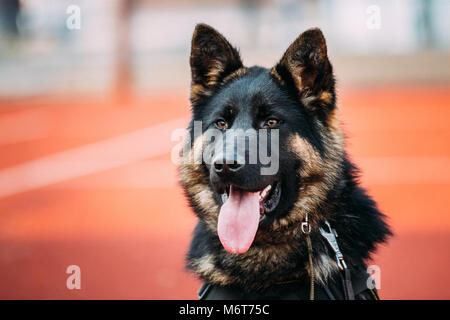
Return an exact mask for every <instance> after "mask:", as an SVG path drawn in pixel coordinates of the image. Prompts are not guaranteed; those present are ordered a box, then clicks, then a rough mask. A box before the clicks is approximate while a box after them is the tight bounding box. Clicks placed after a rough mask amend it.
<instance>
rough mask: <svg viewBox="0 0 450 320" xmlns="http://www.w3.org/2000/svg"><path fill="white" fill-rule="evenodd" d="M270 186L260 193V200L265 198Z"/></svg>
mask: <svg viewBox="0 0 450 320" xmlns="http://www.w3.org/2000/svg"><path fill="white" fill-rule="evenodd" d="M271 188H272V186H271V185H270V184H269V185H268V186H267V187H266V188H265V189H264V190H263V191H261V193H260V197H261V198H265V197H266V196H267V193H268V192H269V191H270V189H271Z"/></svg>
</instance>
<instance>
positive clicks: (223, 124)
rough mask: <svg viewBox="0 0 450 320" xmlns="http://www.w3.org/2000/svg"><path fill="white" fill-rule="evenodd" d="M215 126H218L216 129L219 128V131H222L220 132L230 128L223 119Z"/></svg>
mask: <svg viewBox="0 0 450 320" xmlns="http://www.w3.org/2000/svg"><path fill="white" fill-rule="evenodd" d="M215 125H216V127H217V128H218V129H220V130H225V129H227V128H228V123H227V122H226V121H225V120H223V119H219V120H217V121H216V122H215Z"/></svg>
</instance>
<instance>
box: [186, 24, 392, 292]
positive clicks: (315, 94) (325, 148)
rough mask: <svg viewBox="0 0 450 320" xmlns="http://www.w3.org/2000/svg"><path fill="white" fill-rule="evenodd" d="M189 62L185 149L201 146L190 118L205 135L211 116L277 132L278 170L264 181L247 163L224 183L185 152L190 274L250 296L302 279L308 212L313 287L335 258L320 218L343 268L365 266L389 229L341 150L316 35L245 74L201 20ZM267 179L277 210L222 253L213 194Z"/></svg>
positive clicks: (258, 185)
mask: <svg viewBox="0 0 450 320" xmlns="http://www.w3.org/2000/svg"><path fill="white" fill-rule="evenodd" d="M190 64H191V70H192V89H191V103H192V113H193V117H192V122H191V124H190V126H189V135H188V138H189V139H187V140H186V145H187V147H188V148H187V149H190V148H192V147H193V146H194V145H195V144H196V143H199V144H203V145H204V144H205V143H206V142H205V141H201V140H202V139H197V140H195V141H194V136H193V127H194V125H193V122H194V121H202V131H203V132H206V131H207V130H208V129H210V128H211V127H214V126H217V121H218V119H219V120H222V121H224V123H225V124H226V128H243V129H255V130H257V129H259V128H268V130H269V131H270V130H271V129H273V128H276V129H279V137H280V154H279V168H280V169H279V170H278V172H277V173H276V174H274V175H272V176H268V177H264V176H261V175H260V174H258V171H257V170H256V169H259V168H260V167H261V165H260V164H256V165H254V166H253V167H252V166H251V165H249V166H245V168H244V169H243V170H242V172H241V173H240V174H239V175H233V176H232V177H228V176H226V177H223V176H219V175H218V174H217V173H216V172H215V171H214V170H213V169H212V167H211V165H208V164H206V163H204V162H202V163H193V162H192V159H193V158H195V157H196V156H195V155H194V154H193V152H188V153H187V155H185V156H184V160H187V161H185V162H184V163H183V164H182V165H181V166H180V175H181V185H182V186H183V187H184V190H185V193H186V196H187V198H188V199H189V202H190V205H191V206H192V208H193V210H194V212H195V213H196V214H197V216H198V218H199V222H198V225H197V227H196V228H195V231H194V236H193V240H192V243H191V247H190V250H189V253H188V256H187V267H188V269H190V270H191V271H193V272H194V273H196V274H197V275H198V276H199V277H200V278H201V279H203V280H204V281H206V282H207V283H210V284H214V285H217V286H221V287H224V286H233V287H237V288H240V289H242V290H243V291H244V292H257V293H259V294H261V295H260V296H259V297H264V292H266V291H267V290H270V288H271V287H273V286H276V285H277V284H278V283H281V282H285V281H291V280H298V281H300V282H301V283H307V282H308V279H309V272H310V270H309V268H308V264H307V261H308V254H307V248H306V243H305V239H304V235H303V234H302V232H301V229H300V224H301V222H302V221H303V220H304V219H305V216H306V214H308V216H309V220H310V223H311V226H312V233H311V240H312V243H313V260H314V269H315V273H316V282H317V283H318V284H327V283H328V282H329V281H330V279H332V278H333V277H334V276H335V275H336V273H338V268H337V265H336V263H335V260H334V256H333V253H332V252H331V251H330V248H329V247H328V244H327V243H326V242H325V240H324V238H323V237H322V236H321V235H320V233H319V231H318V229H319V227H320V226H323V223H324V221H325V220H327V221H329V222H330V224H331V225H332V227H333V228H335V229H336V231H337V233H338V235H339V238H338V241H339V245H340V247H341V250H342V252H343V254H344V257H345V260H346V262H347V264H348V265H349V266H350V268H353V269H356V268H361V267H362V266H364V265H365V261H366V260H367V259H368V258H370V254H371V253H372V252H373V251H374V250H375V247H376V245H377V244H378V243H382V242H384V241H385V240H386V239H387V237H388V236H390V235H391V232H390V230H389V227H388V226H387V224H386V222H385V217H384V215H383V214H382V213H380V212H379V210H378V209H377V207H376V204H375V202H374V201H373V200H372V199H371V198H370V197H369V196H368V195H367V193H366V192H365V191H364V189H362V188H361V187H360V186H359V184H358V170H357V169H356V168H355V166H354V165H353V164H352V163H351V161H350V160H349V158H348V156H347V154H346V152H345V145H344V137H343V133H342V131H341V128H340V125H339V121H338V117H337V112H336V93H335V80H334V75H333V71H332V66H331V64H330V62H329V60H328V56H327V48H326V44H325V39H324V37H323V35H322V32H321V31H320V30H318V29H310V30H307V31H306V32H304V33H303V34H301V35H300V36H299V37H298V38H297V39H296V40H295V41H294V42H293V43H292V45H291V46H290V47H289V48H288V49H287V51H286V53H285V54H284V56H283V57H282V59H281V60H280V61H279V63H278V64H276V65H275V66H274V67H273V68H271V69H266V68H262V67H259V66H255V67H250V68H247V67H244V66H243V64H242V61H241V58H240V56H239V54H238V51H237V50H236V49H235V48H233V47H232V46H231V45H230V44H229V43H228V41H227V40H226V39H225V38H224V37H223V36H222V35H221V34H219V33H218V32H217V31H215V30H214V29H213V28H211V27H209V26H207V25H204V24H200V25H198V26H197V27H196V29H195V32H194V35H193V39H192V51H191V57H190ZM268 119H276V124H275V126H274V127H272V126H271V127H268V126H267V121H268ZM222 124H223V123H222ZM192 150H193V149H190V151H192ZM189 157H190V160H191V161H189V159H188V158H189ZM274 181H277V182H278V183H279V185H280V188H281V198H280V201H279V204H278V206H277V207H276V208H275V209H274V210H273V211H271V212H270V213H268V214H266V219H264V220H263V221H262V222H261V224H260V226H259V229H258V231H257V233H256V237H255V240H254V242H253V244H252V246H251V247H250V249H249V250H248V252H246V253H243V254H231V253H229V252H227V251H226V250H225V249H224V248H223V246H222V244H221V242H220V241H219V238H218V234H217V220H218V214H219V210H220V207H221V205H222V200H221V197H220V194H221V193H224V191H225V190H226V189H227V188H229V185H235V186H238V187H239V188H242V189H243V190H251V191H256V190H261V189H262V188H264V187H265V186H267V185H268V184H270V183H273V182H274Z"/></svg>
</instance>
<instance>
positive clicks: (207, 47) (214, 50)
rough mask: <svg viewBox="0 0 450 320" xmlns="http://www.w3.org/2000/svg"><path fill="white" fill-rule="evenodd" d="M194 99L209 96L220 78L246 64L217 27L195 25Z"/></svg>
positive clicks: (193, 100)
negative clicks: (243, 63)
mask: <svg viewBox="0 0 450 320" xmlns="http://www.w3.org/2000/svg"><path fill="white" fill-rule="evenodd" d="M190 64H191V74H192V84H191V101H192V102H193V103H195V102H196V101H198V100H199V99H201V98H202V97H205V96H210V95H211V94H212V92H213V90H214V88H216V87H217V85H219V84H220V83H221V81H222V80H223V79H224V78H225V77H226V76H227V75H230V74H231V73H233V72H234V71H236V70H238V69H240V68H242V67H243V65H242V61H241V58H240V57H239V53H238V52H237V50H236V49H235V48H233V47H232V46H231V44H230V43H229V42H228V41H227V40H226V39H225V37H224V36H222V35H221V34H220V33H219V32H217V31H216V30H215V29H214V28H212V27H210V26H208V25H206V24H198V25H197V26H196V27H195V30H194V35H193V36H192V44H191V57H190Z"/></svg>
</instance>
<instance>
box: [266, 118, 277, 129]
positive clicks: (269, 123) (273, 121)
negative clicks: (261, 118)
mask: <svg viewBox="0 0 450 320" xmlns="http://www.w3.org/2000/svg"><path fill="white" fill-rule="evenodd" d="M278 123H279V121H278V120H277V119H273V118H271V119H267V120H266V122H265V123H264V125H265V126H266V127H269V128H271V127H275V126H276V125H278Z"/></svg>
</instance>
